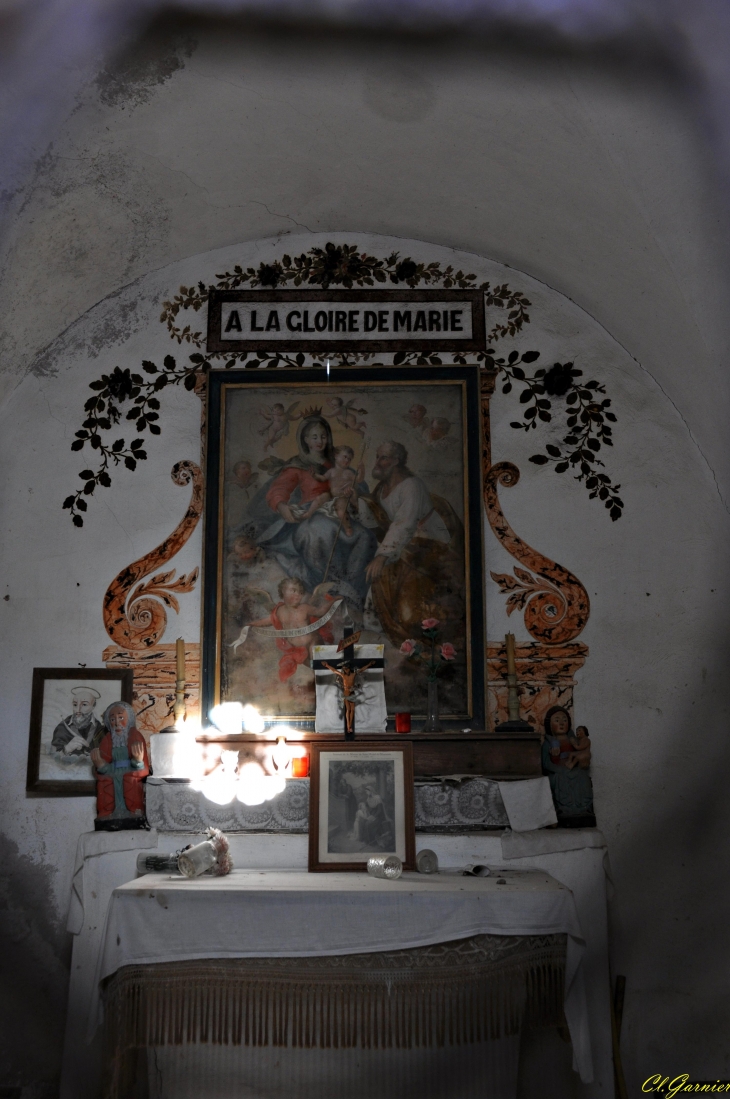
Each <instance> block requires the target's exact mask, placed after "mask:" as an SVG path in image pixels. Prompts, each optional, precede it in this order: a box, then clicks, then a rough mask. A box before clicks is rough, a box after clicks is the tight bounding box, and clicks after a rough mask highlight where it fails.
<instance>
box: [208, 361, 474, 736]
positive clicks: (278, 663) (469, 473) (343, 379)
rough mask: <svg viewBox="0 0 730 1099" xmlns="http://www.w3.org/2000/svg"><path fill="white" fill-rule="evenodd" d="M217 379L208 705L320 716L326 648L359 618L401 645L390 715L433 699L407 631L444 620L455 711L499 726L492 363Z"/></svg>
mask: <svg viewBox="0 0 730 1099" xmlns="http://www.w3.org/2000/svg"><path fill="white" fill-rule="evenodd" d="M209 386H210V393H209V422H208V449H207V463H208V471H207V477H208V489H207V503H206V524H207V525H206V535H205V554H206V558H205V560H206V565H205V627H204V646H205V657H204V675H203V678H204V692H205V699H204V704H205V705H206V706H207V707H210V706H212V705H213V704H215V703H217V702H224V701H241V702H244V703H245V702H253V703H254V704H255V705H256V706H257V707H258V708H259V710H260V711H261V713H262V714H263V715H264V716H265V717H266V718H268V719H270V720H275V721H276V720H279V721H287V720H289V721H304V722H306V721H312V720H313V718H314V713H315V674H314V669H313V649H314V647H315V646H318V645H332V644H335V645H337V644H338V643H339V642H340V641H341V640H342V638H343V637H344V636H345V630H346V629H347V630H348V631H349V630H354V631H356V632H357V633H358V635H359V641H360V643H361V644H364V645H383V646H384V680H385V694H386V699H387V706H388V712H389V714H390V715H391V716H392V715H393V714H394V713H395V712H396V711H410V712H411V713H413V714H415V715H419V714H425V712H426V703H427V693H428V687H427V677H426V675H425V674H423V670H422V669H421V668H420V666H419V665H418V664H417V662H415V663H414V662H413V661H412V660H409V659H408V656H407V651H408V645H407V642H408V641H409V640H411V639H414V638H419V637H420V636H421V624H422V622H423V621H424V620H427V619H437V620H438V622H439V629H440V631H441V638H442V640H443V642H444V643H446V644H447V645H448V646H449V647H448V649H447V650H446V651H447V652H448V653H449V654H450V656H449V667H448V669H447V673H446V674H443V675H442V676H441V677H440V681H439V689H440V701H441V713H442V716H443V717H445V718H446V719H447V721H448V720H449V719H451V720H452V722H453V723H454V726H455V727H460V726H462V725H463V724H465V723H467V722H468V723H470V724H473V725H475V726H476V727H480V726H481V727H483V725H482V722H483V707H484V651H483V636H484V631H483V575H482V542H481V537H482V522H481V515H480V506H481V486H480V472H479V461H480V424H479V397H478V376H477V371H476V369H475V368H469V367H449V368H445V367H444V368H440V369H438V368H384V367H380V368H377V367H371V368H368V369H363V368H342V369H339V370H338V371H333V372H332V374H331V375H330V376H329V380H328V379H327V375H326V374H325V371H324V370H300V371H293V370H273V371H263V370H260V371H259V370H252V371H240V372H233V371H231V372H225V373H223V372H222V371H221V372H213V373H212V374H211V375H210V377H209ZM404 646H405V647H404ZM451 654H453V658H452V655H451Z"/></svg>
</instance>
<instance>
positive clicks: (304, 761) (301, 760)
mask: <svg viewBox="0 0 730 1099" xmlns="http://www.w3.org/2000/svg"><path fill="white" fill-rule="evenodd" d="M291 777H292V778H309V756H294V758H293V760H292V761H291Z"/></svg>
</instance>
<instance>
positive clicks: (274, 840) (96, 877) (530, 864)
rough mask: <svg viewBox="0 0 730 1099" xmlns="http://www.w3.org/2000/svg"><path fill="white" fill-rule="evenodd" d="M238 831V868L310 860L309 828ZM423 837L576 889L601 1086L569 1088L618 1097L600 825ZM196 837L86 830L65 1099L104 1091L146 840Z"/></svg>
mask: <svg viewBox="0 0 730 1099" xmlns="http://www.w3.org/2000/svg"><path fill="white" fill-rule="evenodd" d="M99 837H104V838H103V839H100V838H99ZM229 839H230V841H231V850H232V853H233V858H234V862H235V864H236V866H239V867H243V866H246V867H253V868H261V869H264V868H279V869H291V868H294V869H299V870H302V871H304V869H305V868H306V865H307V836H306V835H301V836H299V835H297V836H294V835H247V834H232V835H230V836H229ZM418 839H419V844H418V846H419V847H420V846H421V844H422V845H423V846H424V847H430V848H432V849H433V850H434V851H435V852H436V854H437V855H438V859H439V864H440V865H441V866H442V867H447V868H457V867H460V866H464V865H466V864H467V863H475V862H483V863H488V864H489V865H492V866H503V867H508V868H515V869H526V868H535V869H540V870H545V871H547V872H548V873H549V874H551V875H552V876H553V877H554V878H556V879H557V880H558V881H560V882H562V883H563V884H564V885H567V886H568V888H569V889H570V890H571V891H572V893H573V897H574V899H575V904H576V908H577V912H578V918H579V921H580V925H581V928H582V931H583V935H584V937H585V941H586V949H585V953H584V956H583V961H582V963H581V966H580V974H582V975H583V979H584V984H585V987H586V998H587V1004H588V1021H589V1024H590V1036H591V1051H592V1054H593V1066H594V1080H593V1083H591V1084H579V1083H578V1082H577V1081H576V1080H575V1079H574V1078H573V1079H571V1075H570V1074H568V1076H566V1077H565V1079H564V1093H565V1094H566V1095H567V1094H569V1093H571V1094H572V1091H571V1089H573V1091H575V1094H576V1095H580V1097H581V1099H605V1097H606V1096H607V1095H612V1094H613V1062H612V1056H611V1025H610V1016H609V1003H610V982H609V972H608V927H607V909H606V870H605V860H606V846H605V840H604V838H603V836H602V835H601V833H600V832H599V831H597V830H596V829H570V830H564V829H549V830H542V831H540V832H533V833H529V832H525V833H522V834H520V835H518V834H516V833H511V832H506V833H502V834H501V835H500V833H497V832H484V833H468V834H464V835H448V836H446V835H421V836H419V837H418ZM145 840H146V842H145ZM186 843H190V836H189V835H182V834H180V835H176V834H172V833H170V834H165V835H162V834H159V835H158V834H157V833H155V832H154V831H153V832H146V833H135V832H126V833H116V834H115V833H97V834H96V835H95V834H94V833H87V834H84V835H81V836H80V837H79V844H78V856H77V867H76V873H75V876H74V894H73V900H72V904H71V910H70V912H69V925H68V927H69V931H72V932H73V934H74V946H73V958H72V964H71V974H70V986H69V1000H68V1011H67V1017H66V1039H65V1043H64V1055H63V1068H62V1074H61V1091H60V1099H97V1096H98V1089H99V1077H100V1072H101V1048H100V1033H97V1035H96V1037H95V1039H94V1041H93V1042H92V1043H91V1044H89V1043H88V1020H89V1008H90V1004H91V1000H92V998H93V996H94V995H95V990H96V988H97V987H98V986H97V973H98V971H99V957H100V954H101V950H102V944H103V932H104V928H105V924H106V915H107V910H108V907H109V903H110V900H111V896H112V893H113V891H114V889H115V888H117V887H118V886H121V885H122V884H123V883H124V882H128V881H129V880H130V878H133V877H134V874H135V860H136V857H137V852H138V850H139V846H140V844H143V845H144V847H145V848H146V849H148V850H154V851H157V852H161V851H166V852H171V851H175V850H178V849H179V848H181V847H183V846H184V845H185V844H186ZM105 844H106V846H105ZM140 882H141V879H140ZM576 1089H577V1090H576Z"/></svg>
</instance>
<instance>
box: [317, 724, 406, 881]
mask: <svg viewBox="0 0 730 1099" xmlns="http://www.w3.org/2000/svg"><path fill="white" fill-rule="evenodd" d="M311 752H312V755H311V771H310V788H309V869H310V870H366V869H367V862H368V859H369V858H372V857H373V856H381V855H397V856H398V858H399V859H400V860H401V862H402V863H403V865H404V867H405V868H406V870H415V868H416V866H415V859H416V839H415V826H414V817H413V756H412V752H413V749H412V746H411V744H409V743H404V744H392V743H390V742H385V743H383V744H381V745H379V744H377V743H376V742H372V741H371V742H368V741H362V742H361V743H360V744H352V743H349V744H332V745H327V744H313V745H312V746H311Z"/></svg>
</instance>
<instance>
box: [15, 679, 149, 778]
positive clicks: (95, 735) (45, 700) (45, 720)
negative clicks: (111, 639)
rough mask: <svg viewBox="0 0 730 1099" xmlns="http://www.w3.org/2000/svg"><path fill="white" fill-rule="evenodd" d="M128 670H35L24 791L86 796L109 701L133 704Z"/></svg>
mask: <svg viewBox="0 0 730 1099" xmlns="http://www.w3.org/2000/svg"><path fill="white" fill-rule="evenodd" d="M133 678H134V673H133V672H132V671H131V669H119V670H117V669H108V668H34V669H33V689H32V694H31V705H30V735H29V740H28V776H27V782H26V790H27V791H28V792H29V793H36V794H56V795H61V796H65V797H69V796H72V795H76V796H81V795H85V796H91V795H93V794H95V793H96V782H95V779H94V772H93V767H92V763H91V752H92V751H93V750H94V749H95V748H98V747H99V744H100V743H101V740H102V738H103V736H104V734H105V732H106V729H105V728H104V725H103V723H102V716H103V714H104V711H105V710H106V708H107V706H110V705H111V704H112V702H128V703H130V704H131V702H132V690H133Z"/></svg>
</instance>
